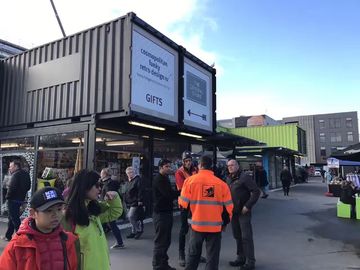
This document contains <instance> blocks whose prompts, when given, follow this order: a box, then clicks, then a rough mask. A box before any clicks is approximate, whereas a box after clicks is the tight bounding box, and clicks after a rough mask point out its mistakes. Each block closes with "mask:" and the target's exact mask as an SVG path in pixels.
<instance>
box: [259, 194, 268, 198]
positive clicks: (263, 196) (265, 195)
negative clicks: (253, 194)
mask: <svg viewBox="0 0 360 270" xmlns="http://www.w3.org/2000/svg"><path fill="white" fill-rule="evenodd" d="M267 197H269V194H264V195H262V196H261V198H263V199H266V198H267Z"/></svg>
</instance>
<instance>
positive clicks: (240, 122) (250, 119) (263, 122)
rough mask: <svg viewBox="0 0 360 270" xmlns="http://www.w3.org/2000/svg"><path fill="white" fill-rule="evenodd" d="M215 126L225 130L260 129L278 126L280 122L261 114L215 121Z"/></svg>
mask: <svg viewBox="0 0 360 270" xmlns="http://www.w3.org/2000/svg"><path fill="white" fill-rule="evenodd" d="M217 124H218V126H221V127H225V128H240V127H262V126H276V125H280V124H281V121H280V122H279V121H277V120H274V119H272V118H271V117H269V116H267V115H265V114H261V115H252V116H239V117H234V118H231V119H224V120H219V121H217Z"/></svg>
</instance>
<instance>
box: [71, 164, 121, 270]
mask: <svg viewBox="0 0 360 270" xmlns="http://www.w3.org/2000/svg"><path fill="white" fill-rule="evenodd" d="M99 179H100V175H99V174H97V173H96V172H94V171H88V170H81V171H80V172H79V173H78V174H76V175H75V178H74V181H73V183H72V185H71V187H70V192H69V194H68V199H67V202H68V205H67V208H66V211H65V222H64V223H65V226H64V227H65V228H67V229H68V230H71V231H72V232H74V233H75V234H76V235H77V236H78V238H79V243H78V246H77V251H78V262H79V264H80V265H79V269H86V270H92V269H94V270H95V269H96V270H98V269H104V270H106V269H110V256H109V248H108V243H107V240H106V236H105V233H104V231H103V227H102V225H101V224H102V223H106V222H111V221H114V220H116V219H118V218H119V217H120V216H121V214H122V211H123V208H122V204H121V200H120V197H119V195H118V193H117V192H115V191H109V192H107V193H106V194H105V201H103V202H99V201H98V196H99V193H100V183H99Z"/></svg>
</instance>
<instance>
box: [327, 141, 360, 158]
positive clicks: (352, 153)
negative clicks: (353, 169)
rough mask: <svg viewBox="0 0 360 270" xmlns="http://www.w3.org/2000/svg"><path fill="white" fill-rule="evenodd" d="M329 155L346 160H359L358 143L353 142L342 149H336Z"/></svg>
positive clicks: (359, 146)
mask: <svg viewBox="0 0 360 270" xmlns="http://www.w3.org/2000/svg"><path fill="white" fill-rule="evenodd" d="M331 157H334V158H337V159H341V160H346V161H359V162H360V143H357V144H353V145H350V146H348V147H346V148H345V149H343V150H340V151H336V152H335V153H333V154H331Z"/></svg>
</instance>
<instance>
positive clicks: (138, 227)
mask: <svg viewBox="0 0 360 270" xmlns="http://www.w3.org/2000/svg"><path fill="white" fill-rule="evenodd" d="M137 208H138V207H137V206H131V207H130V209H129V212H128V214H127V215H128V218H129V221H130V224H131V232H132V233H137V232H142V231H143V225H142V224H143V223H142V221H141V220H139V219H138V216H137V213H136V211H137Z"/></svg>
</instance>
